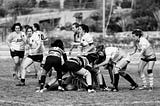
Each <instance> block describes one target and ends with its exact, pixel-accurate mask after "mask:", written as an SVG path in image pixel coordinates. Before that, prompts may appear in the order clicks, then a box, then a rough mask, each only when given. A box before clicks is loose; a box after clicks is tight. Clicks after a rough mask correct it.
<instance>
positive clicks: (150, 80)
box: [148, 73, 153, 87]
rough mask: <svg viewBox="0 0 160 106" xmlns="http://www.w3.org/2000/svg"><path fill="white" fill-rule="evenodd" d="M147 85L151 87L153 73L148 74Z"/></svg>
mask: <svg viewBox="0 0 160 106" xmlns="http://www.w3.org/2000/svg"><path fill="white" fill-rule="evenodd" d="M148 80H149V86H150V87H153V73H150V74H148Z"/></svg>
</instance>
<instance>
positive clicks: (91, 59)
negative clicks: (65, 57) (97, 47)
mask: <svg viewBox="0 0 160 106" xmlns="http://www.w3.org/2000/svg"><path fill="white" fill-rule="evenodd" d="M86 58H87V59H88V61H89V63H92V64H94V63H95V62H96V61H97V60H98V58H99V56H98V54H97V53H90V54H88V55H87V56H86Z"/></svg>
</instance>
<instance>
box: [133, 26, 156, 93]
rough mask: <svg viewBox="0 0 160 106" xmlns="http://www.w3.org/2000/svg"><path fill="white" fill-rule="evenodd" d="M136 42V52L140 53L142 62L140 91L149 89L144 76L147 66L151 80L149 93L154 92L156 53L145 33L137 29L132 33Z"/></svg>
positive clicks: (139, 69)
mask: <svg viewBox="0 0 160 106" xmlns="http://www.w3.org/2000/svg"><path fill="white" fill-rule="evenodd" d="M132 35H133V38H134V41H135V51H134V53H136V51H137V50H139V51H140V58H141V59H140V61H139V65H138V71H139V74H140V77H141V79H142V82H143V85H142V87H140V88H139V89H146V88H147V80H146V76H145V74H144V68H145V67H146V66H147V65H148V66H147V73H148V79H149V91H152V90H153V67H154V64H155V61H156V55H155V51H154V49H153V47H152V45H151V43H150V42H149V41H148V40H147V39H146V38H145V37H143V32H142V30H140V29H136V30H134V31H133V32H132ZM134 53H132V54H134Z"/></svg>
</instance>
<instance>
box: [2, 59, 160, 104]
mask: <svg viewBox="0 0 160 106" xmlns="http://www.w3.org/2000/svg"><path fill="white" fill-rule="evenodd" d="M12 67H13V61H12V60H11V59H7V60H6V59H5V60H0V86H1V87H0V105H2V106H59V105H67V106H159V105H160V93H159V92H160V84H159V81H160V71H159V70H160V68H159V64H156V65H155V67H154V90H153V91H151V92H149V91H148V90H138V89H136V90H133V91H130V90H129V86H130V85H129V83H128V82H126V80H124V79H123V78H120V83H119V90H120V91H119V92H107V91H97V92H96V93H87V92H86V91H80V92H78V91H64V92H59V91H48V92H44V93H36V92H35V91H36V87H37V83H38V80H37V79H36V78H34V77H33V75H34V72H33V70H32V71H31V72H30V73H27V78H26V86H24V87H17V86H15V84H16V83H17V81H15V80H14V79H13V77H12V73H11V72H12ZM127 72H128V73H129V74H130V75H131V76H132V77H133V79H134V80H135V81H136V82H137V83H138V84H139V85H141V80H140V78H139V76H138V72H137V64H130V65H129V66H128V68H127ZM102 73H103V74H104V77H105V80H106V83H107V85H108V86H111V84H110V79H109V76H108V72H107V70H104V69H102Z"/></svg>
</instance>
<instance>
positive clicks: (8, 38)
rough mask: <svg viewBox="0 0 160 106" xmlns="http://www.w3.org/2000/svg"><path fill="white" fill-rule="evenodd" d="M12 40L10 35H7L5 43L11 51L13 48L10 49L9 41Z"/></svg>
mask: <svg viewBox="0 0 160 106" xmlns="http://www.w3.org/2000/svg"><path fill="white" fill-rule="evenodd" d="M12 39H13V36H12V34H9V35H8V37H7V39H6V43H7V45H8V47H9V49H10V50H13V48H12V47H11V41H12Z"/></svg>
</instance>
